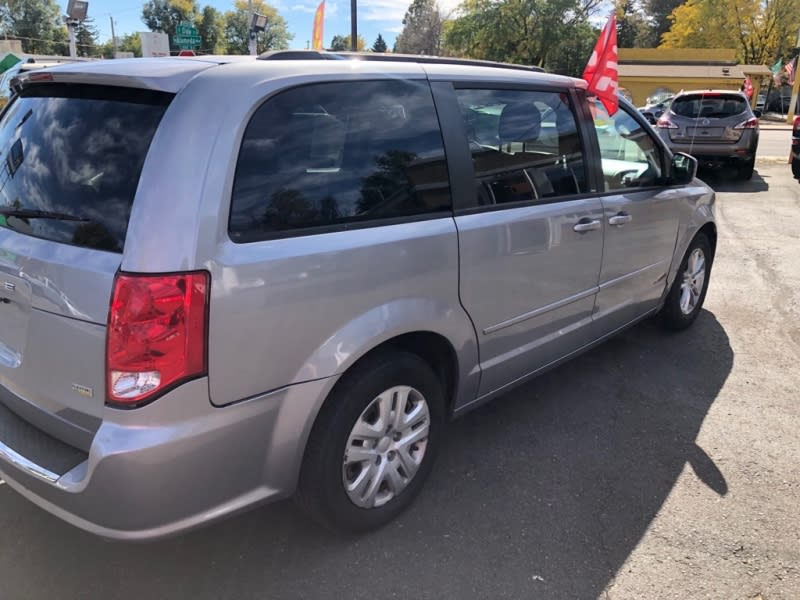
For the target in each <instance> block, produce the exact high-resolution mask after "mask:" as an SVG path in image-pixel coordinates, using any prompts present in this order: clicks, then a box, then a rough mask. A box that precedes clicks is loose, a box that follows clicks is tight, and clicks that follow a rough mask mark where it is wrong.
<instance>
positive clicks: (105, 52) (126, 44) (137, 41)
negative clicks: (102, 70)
mask: <svg viewBox="0 0 800 600" xmlns="http://www.w3.org/2000/svg"><path fill="white" fill-rule="evenodd" d="M117 44H118V48H117V51H119V52H133V55H134V56H136V57H141V56H142V40H141V38H140V37H139V34H138V33H126V34H125V35H124V36H122V37H121V38H120V37H118V38H117ZM114 52H115V50H114V42H113V41H112V40H108V41H107V42H106V43H105V44H103V45H102V46H100V54H101V55H102V56H103V58H114Z"/></svg>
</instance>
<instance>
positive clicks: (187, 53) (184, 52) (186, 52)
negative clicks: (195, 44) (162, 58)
mask: <svg viewBox="0 0 800 600" xmlns="http://www.w3.org/2000/svg"><path fill="white" fill-rule="evenodd" d="M178 56H197V54H195V53H194V50H181V51H180V52H178Z"/></svg>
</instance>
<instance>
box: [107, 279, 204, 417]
mask: <svg viewBox="0 0 800 600" xmlns="http://www.w3.org/2000/svg"><path fill="white" fill-rule="evenodd" d="M208 289H209V274H208V273H207V272H205V271H197V272H194V273H181V274H172V275H133V274H127V273H119V274H118V275H117V277H116V279H115V280H114V291H113V292H112V294H111V308H110V310H109V314H108V334H107V335H108V339H107V346H106V378H107V391H106V399H107V401H108V403H109V404H113V405H118V406H135V405H139V404H142V403H144V402H147V401H150V400H152V399H154V397H155V396H157V395H160V394H162V393H163V392H165V391H166V390H168V389H169V388H172V387H174V386H175V385H177V384H179V383H181V382H183V381H186V380H188V379H193V378H195V377H199V376H201V375H204V374H205V373H206V370H207V367H206V343H207V335H206V327H207V325H206V324H207V322H208Z"/></svg>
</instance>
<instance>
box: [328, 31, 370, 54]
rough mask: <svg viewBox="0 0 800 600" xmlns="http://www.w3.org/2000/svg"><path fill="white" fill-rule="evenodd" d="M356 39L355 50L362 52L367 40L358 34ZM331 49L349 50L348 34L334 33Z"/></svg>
mask: <svg viewBox="0 0 800 600" xmlns="http://www.w3.org/2000/svg"><path fill="white" fill-rule="evenodd" d="M357 39H358V41H357V42H356V50H358V51H359V52H363V50H364V49H365V48H366V47H367V41H366V40H365V39H364V38H363V37H361V36H360V35H359V36H358V38H357ZM330 49H331V50H333V51H334V52H346V51H347V50H350V36H349V35H335V36H333V39H332V40H331V47H330Z"/></svg>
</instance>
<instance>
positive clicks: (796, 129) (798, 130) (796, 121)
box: [792, 116, 800, 135]
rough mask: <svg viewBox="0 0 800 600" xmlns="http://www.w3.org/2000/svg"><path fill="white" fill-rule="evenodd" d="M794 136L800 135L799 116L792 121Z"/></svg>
mask: <svg viewBox="0 0 800 600" xmlns="http://www.w3.org/2000/svg"><path fill="white" fill-rule="evenodd" d="M792 135H800V116H797V117H795V118H794V120H793V121H792Z"/></svg>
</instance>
